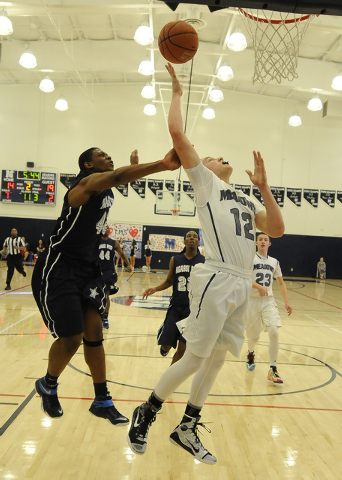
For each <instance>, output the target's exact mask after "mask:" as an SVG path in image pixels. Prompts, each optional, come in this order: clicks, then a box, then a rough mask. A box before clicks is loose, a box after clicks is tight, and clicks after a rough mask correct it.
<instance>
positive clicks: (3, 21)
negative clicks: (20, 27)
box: [0, 9, 13, 35]
mask: <svg viewBox="0 0 342 480" xmlns="http://www.w3.org/2000/svg"><path fill="white" fill-rule="evenodd" d="M11 33H13V26H12V22H11V20H10V19H9V18H8V16H7V12H6V11H5V10H4V9H3V10H2V11H1V12H0V35H11Z"/></svg>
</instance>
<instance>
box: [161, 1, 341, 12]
mask: <svg viewBox="0 0 342 480" xmlns="http://www.w3.org/2000/svg"><path fill="white" fill-rule="evenodd" d="M164 3H166V5H168V6H169V7H170V8H171V10H176V8H177V7H178V5H179V4H180V3H187V4H196V5H207V6H208V8H209V10H210V11H211V12H215V11H216V10H221V9H223V8H229V7H237V8H253V9H258V10H273V11H275V12H290V13H300V14H308V13H311V14H316V15H340V16H341V15H342V1H341V0H329V1H325V0H271V1H270V2H267V3H265V2H262V1H260V0H177V1H175V2H172V1H171V2H164Z"/></svg>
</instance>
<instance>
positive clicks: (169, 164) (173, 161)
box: [163, 148, 181, 170]
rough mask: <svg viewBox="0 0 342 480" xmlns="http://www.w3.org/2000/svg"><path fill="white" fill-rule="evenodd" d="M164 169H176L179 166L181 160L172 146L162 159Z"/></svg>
mask: <svg viewBox="0 0 342 480" xmlns="http://www.w3.org/2000/svg"><path fill="white" fill-rule="evenodd" d="M163 164H164V166H165V167H166V170H177V168H179V167H180V166H181V162H180V160H179V157H178V155H177V153H176V151H175V149H174V148H172V149H171V150H170V151H169V152H167V154H166V155H165V157H164V159H163Z"/></svg>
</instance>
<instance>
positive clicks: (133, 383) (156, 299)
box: [0, 262, 342, 480]
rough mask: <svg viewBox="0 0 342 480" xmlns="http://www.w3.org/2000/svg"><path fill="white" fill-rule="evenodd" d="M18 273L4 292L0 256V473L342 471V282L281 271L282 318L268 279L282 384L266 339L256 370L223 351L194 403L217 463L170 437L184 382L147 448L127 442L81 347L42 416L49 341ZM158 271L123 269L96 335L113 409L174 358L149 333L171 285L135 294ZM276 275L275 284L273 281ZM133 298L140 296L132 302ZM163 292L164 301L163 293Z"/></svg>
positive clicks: (134, 475)
mask: <svg viewBox="0 0 342 480" xmlns="http://www.w3.org/2000/svg"><path fill="white" fill-rule="evenodd" d="M32 269H33V267H32V266H27V267H26V270H27V273H28V275H27V277H26V278H23V277H22V276H20V275H19V274H18V273H17V272H16V273H15V276H14V278H13V281H12V288H13V290H12V291H11V292H5V291H4V290H3V288H4V287H5V277H6V264H5V262H0V282H1V284H0V360H1V366H2V368H1V389H0V449H1V454H0V455H1V462H0V479H1V480H3V479H6V480H9V479H18V480H23V479H34V480H78V479H80V480H81V479H82V480H107V479H114V480H138V479H142V480H157V479H160V480H169V479H172V480H195V479H196V480H227V479H229V480H235V479H239V480H249V479H251V480H252V479H253V480H254V479H258V480H259V479H260V480H268V479H272V480H277V479H281V480H285V479H286V480H300V479H302V480H312V479H318V480H332V479H337V478H339V476H340V473H339V472H341V471H342V461H341V451H342V406H341V398H342V378H341V376H342V355H341V351H342V349H341V345H342V342H341V341H342V298H341V293H342V292H341V289H342V281H340V280H329V279H328V280H326V281H325V282H316V281H314V280H313V279H296V280H290V279H287V280H288V281H287V287H288V289H289V298H290V303H291V304H292V306H293V314H292V315H291V316H290V317H287V315H286V314H285V308H284V306H283V303H282V301H281V296H280V293H279V290H278V289H277V286H276V285H275V287H274V290H275V297H276V299H277V300H278V305H279V308H280V312H281V316H282V320H283V328H282V329H281V330H280V352H279V358H278V370H279V373H280V374H281V376H282V378H283V379H284V384H283V385H282V386H280V385H273V384H270V382H268V381H267V378H266V375H267V372H268V337H267V335H266V334H265V333H264V334H262V336H261V339H260V342H259V344H258V346H257V349H256V362H257V365H256V369H255V370H254V372H249V371H247V369H246V367H245V361H244V360H245V355H246V346H244V348H243V351H242V354H241V358H239V359H236V358H234V357H232V356H231V355H230V354H228V356H227V360H226V364H225V365H224V367H223V369H222V371H221V372H220V375H219V377H218V378H217V381H216V383H215V385H214V387H213V389H212V392H211V394H210V396H209V397H208V399H207V403H206V405H205V407H204V408H203V410H202V419H203V421H205V422H212V423H209V424H208V426H209V427H210V428H211V430H212V433H211V434H209V433H207V432H206V431H203V433H204V435H203V436H202V435H201V440H202V441H203V444H204V445H205V446H206V447H207V448H208V449H209V450H210V451H211V452H212V453H213V454H214V455H216V456H217V458H218V463H217V464H216V465H214V466H209V465H204V464H201V463H199V462H197V461H195V460H194V459H193V458H192V457H191V456H190V455H189V454H187V453H185V452H184V451H183V450H182V449H180V448H178V447H175V446H173V445H171V443H170V442H169V440H168V436H169V434H170V432H171V431H172V430H173V428H174V427H175V426H176V425H177V424H178V422H179V420H180V418H181V416H182V414H183V411H184V407H185V403H186V401H187V398H188V392H189V385H190V380H189V381H188V382H186V383H185V384H183V385H182V386H181V387H180V388H179V391H178V392H176V393H174V394H173V395H172V397H170V398H169V402H168V403H166V404H165V405H164V407H163V409H162V414H160V415H158V418H157V421H156V422H155V423H154V424H153V425H152V428H151V430H150V434H149V444H148V448H147V451H146V453H145V455H141V456H138V455H135V454H133V453H132V451H131V450H130V449H129V447H128V445H127V442H126V436H127V430H128V427H121V428H119V427H114V426H112V425H110V424H109V423H108V422H106V421H104V420H102V419H99V418H96V417H94V416H92V415H91V414H90V413H89V412H88V409H89V406H90V404H91V402H92V399H93V387H92V382H91V378H90V377H89V373H88V370H87V366H86V365H85V362H84V359H83V355H82V347H81V348H80V351H79V352H78V353H77V354H76V355H75V356H74V358H73V359H72V362H71V363H70V365H69V366H68V367H67V368H66V370H65V371H64V373H63V374H62V376H61V378H60V386H59V396H60V400H61V403H62V406H63V409H64V416H63V417H62V418H61V419H58V420H52V419H50V418H49V417H47V416H46V415H45V414H44V413H43V412H42V411H41V409H40V398H39V397H38V396H37V394H36V393H35V390H34V382H35V380H36V379H37V378H39V377H41V376H42V375H44V374H45V372H46V366H47V355H48V350H49V347H50V345H51V343H52V341H53V339H52V337H51V336H50V335H49V333H48V332H47V330H46V328H45V326H44V324H43V322H42V320H41V317H40V315H39V313H38V311H37V308H36V305H35V303H34V300H33V297H32V294H31V289H30V278H31V275H32ZM165 274H166V272H160V273H143V272H141V271H139V270H138V271H136V273H135V274H134V275H133V276H132V277H131V278H130V279H129V280H128V278H129V274H128V273H126V272H122V271H121V269H120V270H119V281H118V286H119V287H120V291H119V293H118V294H117V295H115V296H114V297H111V298H112V299H113V300H115V303H114V302H112V303H111V310H110V317H109V320H110V328H109V330H105V331H104V337H105V349H106V358H107V377H108V380H109V387H110V391H111V394H112V396H113V399H114V400H115V403H116V406H117V407H118V409H119V410H120V411H121V412H122V413H124V414H125V415H127V416H128V417H131V414H132V412H133V410H134V408H135V407H136V406H137V405H138V404H139V403H141V402H142V401H145V400H146V399H147V397H148V395H149V393H150V391H151V390H152V389H153V387H154V386H155V384H156V382H157V380H158V379H159V377H160V375H161V373H162V372H163V371H164V370H165V369H166V368H167V367H168V365H169V363H170V358H169V357H165V358H163V357H161V356H160V354H159V348H158V346H157V344H156V332H157V329H158V327H159V326H160V324H161V322H162V320H163V319H164V317H165V310H162V309H161V307H162V306H163V305H164V306H165V305H167V304H168V300H169V298H168V297H167V296H168V295H169V294H170V290H168V291H164V292H161V293H164V296H162V295H161V294H159V296H157V295H154V296H153V297H150V299H149V300H150V302H143V301H141V299H139V296H141V295H142V292H143V290H144V289H145V288H147V287H148V286H155V285H158V284H159V283H161V282H162V281H163V280H164V279H165ZM275 283H276V282H275ZM136 296H138V298H136ZM163 297H164V298H163ZM146 306H149V308H143V307H146Z"/></svg>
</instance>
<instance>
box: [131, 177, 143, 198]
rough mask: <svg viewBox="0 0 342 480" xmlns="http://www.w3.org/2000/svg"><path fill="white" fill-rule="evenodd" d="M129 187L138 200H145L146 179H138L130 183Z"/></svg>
mask: <svg viewBox="0 0 342 480" xmlns="http://www.w3.org/2000/svg"><path fill="white" fill-rule="evenodd" d="M130 185H131V187H132V188H133V190H134V191H135V192H136V193H137V194H138V195H139V197H140V198H145V193H146V178H139V179H138V180H134V182H131V183H130Z"/></svg>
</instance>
